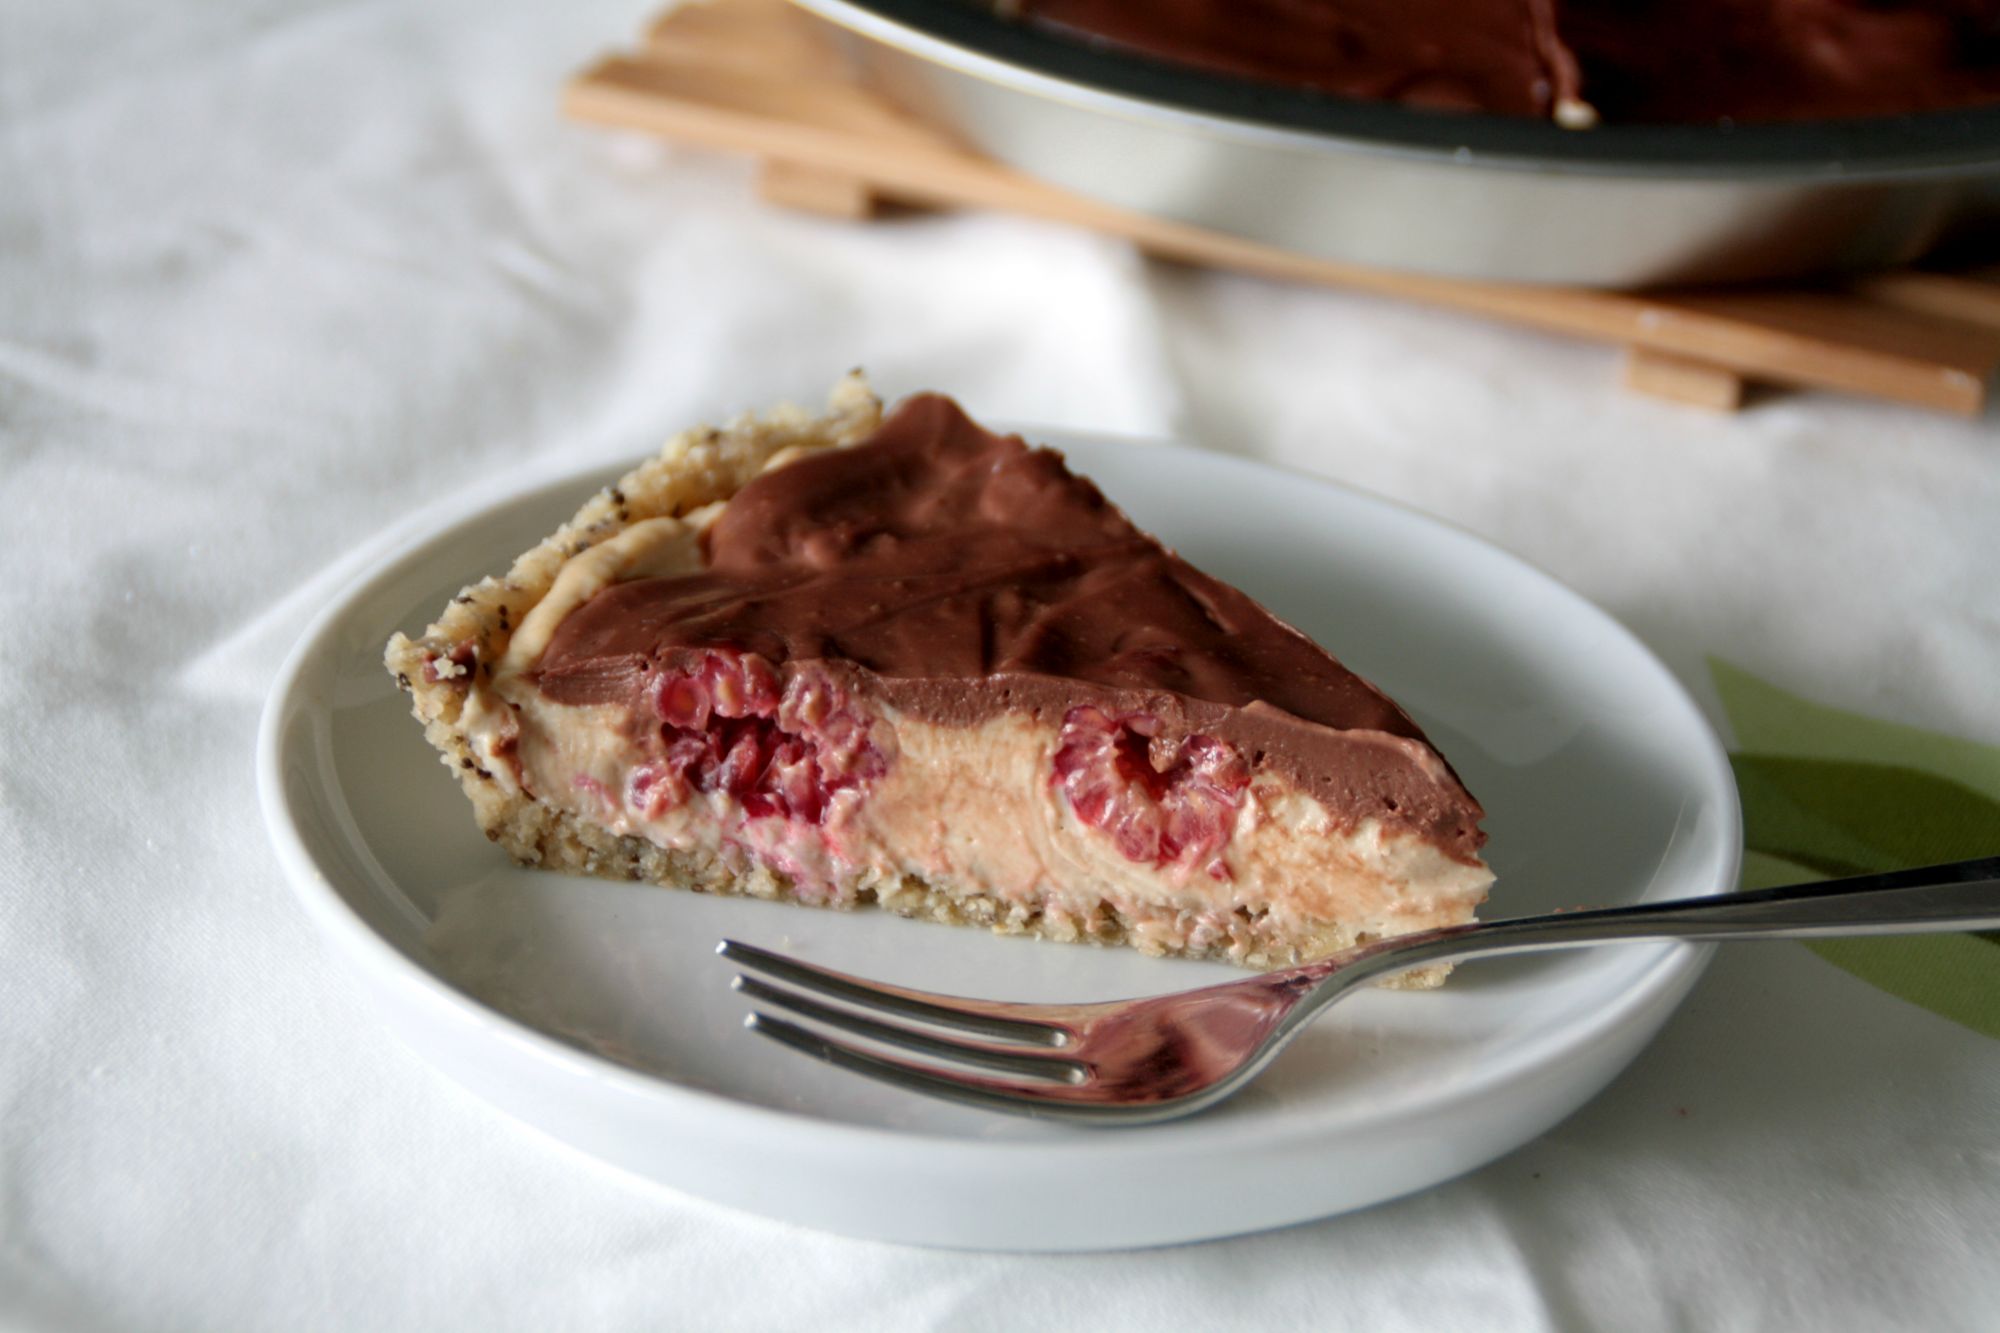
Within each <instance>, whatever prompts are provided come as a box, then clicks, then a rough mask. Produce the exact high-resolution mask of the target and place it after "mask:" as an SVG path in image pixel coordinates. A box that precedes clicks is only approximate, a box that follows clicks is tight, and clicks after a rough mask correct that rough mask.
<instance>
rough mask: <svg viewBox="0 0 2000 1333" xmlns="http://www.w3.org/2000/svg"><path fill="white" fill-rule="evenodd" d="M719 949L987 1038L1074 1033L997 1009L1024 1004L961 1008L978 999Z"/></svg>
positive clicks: (820, 991) (765, 968)
mask: <svg viewBox="0 0 2000 1333" xmlns="http://www.w3.org/2000/svg"><path fill="white" fill-rule="evenodd" d="M715 951H716V952H717V953H719V954H721V955H722V956H723V957H724V958H727V959H729V960H730V961H731V962H734V963H740V964H742V965H743V966H744V967H747V968H749V969H750V970H751V971H753V972H762V973H764V974H765V975H766V976H772V977H776V978H778V979H779V980H780V981H786V982H790V983H791V984H792V985H794V986H797V987H798V988H799V989H801V990H804V991H808V992H810V993H812V994H815V995H827V996H834V997H836V998H839V999H843V1000H848V1001H851V1002H852V1003H854V1004H857V1005H860V1006H862V1007H864V1008H868V1009H874V1010H877V1011H880V1012H884V1013H893V1014H901V1015H902V1016H904V1017H905V1018H914V1019H917V1020H919V1021H921V1022H925V1023H934V1024H936V1025H937V1026H939V1027H942V1028H950V1029H952V1030H953V1031H956V1032H970V1033H977V1034H978V1035H980V1036H982V1037H998V1038H1000V1039H1001V1040H1003V1041H1020V1042H1028V1043H1031V1044H1033V1045H1036V1046H1064V1045H1067V1044H1068V1042H1069V1040H1070V1036H1069V1033H1068V1032H1067V1031H1066V1030H1064V1029H1063V1028H1061V1027H1059V1026H1057V1025H1055V1024H1052V1023H1040V1022H1036V1021H1034V1020H1033V1019H1027V1018H1008V1017H1006V1016H1005V1015H1004V1013H1000V1012H994V1011H996V1010H1006V1009H1010V1008H1017V1007H1024V1006H1013V1005H1007V1004H999V1003H995V1004H986V1003H984V1002H980V1007H979V1008H977V1009H974V1008H966V1007H960V1006H963V1005H969V1004H971V1003H973V1002H971V1001H963V1000H961V1001H957V1002H955V1003H950V1002H947V1000H948V997H946V996H942V995H931V994H929V993H927V992H924V991H914V990H906V989H904V988H902V987H899V986H886V985H883V984H881V983H879V982H871V981H862V980H861V979H860V978H858V977H850V976H848V975H847V974H845V973H843V972H834V971H831V970H829V969H827V968H824V967H814V966H813V965H812V964H810V963H801V962H799V961H798V960H796V959H792V958H787V957H785V956H784V955H783V954H777V953H772V952H771V951H770V950H768V949H760V948H758V947H757V946H756V945H754V944H744V943H742V942H741V941H739V940H724V941H723V942H722V943H721V944H719V945H717V946H716V949H715Z"/></svg>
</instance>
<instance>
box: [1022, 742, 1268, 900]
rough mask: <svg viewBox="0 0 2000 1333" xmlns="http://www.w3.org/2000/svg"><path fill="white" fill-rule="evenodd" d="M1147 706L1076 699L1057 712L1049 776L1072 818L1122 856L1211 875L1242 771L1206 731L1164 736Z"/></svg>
mask: <svg viewBox="0 0 2000 1333" xmlns="http://www.w3.org/2000/svg"><path fill="white" fill-rule="evenodd" d="M1159 731H1160V722H1159V719H1158V718H1156V717H1153V716H1152V715H1151V714H1148V713H1129V714H1126V715H1124V716H1122V717H1112V716H1111V715H1109V714H1107V713H1106V712H1104V710H1103V709H1100V708H1095V707H1092V706H1090V705H1081V706H1078V707H1076V708H1072V709H1070V710H1069V711H1068V712H1067V713H1065V714H1064V715H1063V724H1062V731H1061V733H1060V734H1059V735H1058V736H1057V738H1056V751H1055V759H1054V763H1053V771H1052V772H1051V774H1050V778H1049V780H1050V782H1051V783H1052V784H1053V785H1055V786H1057V787H1059V788H1060V789H1061V790H1062V792H1063V795H1064V796H1066V797H1067V798H1068V800H1069V806H1070V809H1071V810H1072V811H1074V812H1075V813H1076V817H1077V818H1078V819H1079V820H1081V821H1082V822H1083V823H1084V824H1086V825H1088V826H1089V827H1091V828H1094V829H1099V830H1101V831H1103V832H1104V833H1105V834H1107V835H1109V836H1110V838H1111V840H1112V842H1113V843H1114V844H1115V845H1116V846H1117V848H1118V851H1119V852H1120V854H1122V855H1123V856H1124V857H1125V858H1126V859H1127V860H1130V861H1137V862H1140V863H1142V864H1146V865H1154V866H1163V865H1168V864H1174V863H1180V864H1186V865H1200V866H1204V867H1205V868H1206V869H1207V870H1208V873H1209V874H1211V875H1213V876H1214V877H1216V878H1217V879H1227V878H1229V867H1228V865H1227V864H1226V863H1225V862H1224V861H1223V860H1222V859H1221V857H1220V856H1218V855H1217V853H1219V852H1220V851H1221V850H1222V849H1223V847H1225V846H1226V845H1227V844H1228V842H1229V835H1230V832H1231V830H1232V829H1233V828H1234V827H1235V823H1236V812H1237V810H1238V809H1239V808H1241V806H1242V804H1243V793H1244V791H1245V789H1246V788H1248V787H1249V785H1250V769H1249V766H1248V765H1247V764H1245V763H1244V762H1243V756H1242V755H1240V754H1238V753H1237V752H1236V747H1235V746H1233V745H1230V744H1229V743H1227V742H1226V741H1220V740H1217V739H1215V738H1214V737H1212V736H1188V737H1184V738H1183V739H1181V740H1179V741H1170V740H1168V739H1166V738H1164V737H1162V736H1160V735H1159Z"/></svg>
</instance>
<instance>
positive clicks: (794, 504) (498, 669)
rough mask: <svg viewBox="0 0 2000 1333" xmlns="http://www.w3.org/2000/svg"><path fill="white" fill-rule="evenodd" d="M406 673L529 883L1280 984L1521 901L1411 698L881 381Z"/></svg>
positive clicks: (596, 507)
mask: <svg viewBox="0 0 2000 1333" xmlns="http://www.w3.org/2000/svg"><path fill="white" fill-rule="evenodd" d="M387 663H388V667H389V670H390V671H391V672H393V673H394V674H395V676H396V679H397V682H398V683H399V684H401V685H402V686H404V687H405V688H407V689H408V690H410V691H411V693H412V694H414V696H415V711H416V715H417V716H418V718H420V719H421V720H422V721H423V722H424V723H425V725H426V733H425V734H426V735H427V736H428V738H429V739H430V741H431V743H432V744H433V745H435V746H436V747H437V749H438V750H439V751H440V752H441V753H442V754H443V756H444V760H445V762H446V763H447V764H448V765H450V767H451V768H452V769H453V771H454V772H455V773H457V775H458V777H459V780H460V782H461V783H462V785H463V786H464V788H465V792H466V794H467V795H468V796H469V797H470V798H471V800H472V804H473V808H474V811H475V812H476V814H477V817H478V820H479V823H480V826H481V827H482V828H483V829H484V830H485V831H486V835H487V837H489V838H491V839H493V840H494V841H495V842H498V843H499V844H500V845H501V846H502V847H504V848H505V849H506V850H507V851H508V852H510V853H512V854H513V855H514V857H515V858H517V859H518V860H520V861H522V862H523V863H526V864H529V865H538V866H545V867H548V868H550V869H555V870H566V871H578V872H583V873H587V874H592V875H606V876H612V877H616V878H621V879H636V880H646V881H650V882H653V883H657V884H668V885H679V886H683V887H687V888H693V889H696V890H700V891H706V892H714V893H739V894H749V895H752V896H754V897H759V898H778V899H785V900H788V901H792V902H799V903H807V904H812V905H815V906H822V907H855V906H860V905H862V904H868V903H873V904H876V905H879V906H881V907H885V908H888V909H889V910H890V911H893V912H897V913H899V914H901V915H904V916H912V917H923V918H928V919H931V920H935V921H946V922H965V923H978V924H981V925H987V926H991V927H992V928H993V929H995V930H997V931H1001V932H1006V933H1014V934H1031V935H1040V936H1043V937H1046V938H1050V939H1058V940H1090V941H1095V942H1099V943H1106V944H1112V943H1127V944H1131V945H1133V946H1135V947H1137V948H1139V949H1141V950H1143V951H1145V952H1147V953H1154V954H1185V955H1192V956H1198V957H1214V958H1226V959H1229V960H1231V961H1233V962H1236V963H1240V964H1243V965H1245V966H1249V967H1271V966H1277V965H1280V964H1284V963H1289V962H1294V961H1299V960H1302V959H1306V958H1311V957H1315V956H1319V955H1322V954H1326V953H1329V952H1331V951H1333V950H1336V949H1340V948H1343V947H1346V946H1348V945H1350V944H1353V943H1355V942H1357V941H1366V940H1369V939H1373V938H1376V937H1379V936H1383V935H1389V934H1398V933H1402V932H1406V931H1410V930H1416V929H1421V928H1424V927H1429V926H1436V925H1443V924H1447V923H1454V922H1460V921H1465V920H1468V919H1470V917H1471V915H1472V912H1473V910H1474V908H1475V907H1477V906H1478V904H1479V903H1480V902H1481V901H1482V900H1483V899H1484V897H1485V894H1486V888H1487V885H1488V884H1489V883H1490V882H1491V880H1492V876H1491V875H1490V874H1489V873H1488V871H1487V869H1486V867H1485V866H1484V865H1483V864H1482V863H1481V861H1480V859H1479V848H1480V845H1481V843H1482V841H1483V840H1484V835H1483V834H1482V833H1481V832H1480V829H1479V825H1478V821H1479V819H1480V817H1481V811H1480V808H1479V804H1478V803H1477V802H1476V801H1474V800H1473V798H1472V797H1471V795H1470V794H1468V793H1467V792H1466V790H1465V788H1464V786H1463V785H1462V784H1461V783H1460V782H1459V780H1458V778H1457V776H1456V775H1455V774H1454V773H1453V772H1452V769H1451V766H1450V765H1449V764H1447V763H1446V762H1445V760H1444V758H1443V757H1442V756H1441V755H1439V754H1438V752H1437V751H1436V750H1435V749H1434V748H1433V747H1432V746H1431V745H1430V743H1429V742H1428V741H1427V740H1425V738H1424V735H1423V733H1422V732H1421V731H1420V730H1418V728H1417V726H1416V724H1415V723H1414V722H1412V721H1411V720H1410V718H1409V717H1408V715H1407V714H1405V713H1404V712H1403V711H1402V710H1401V709H1400V708H1398V707H1397V706H1396V705H1395V704H1394V703H1392V702H1391V701H1390V700H1389V699H1388V698H1387V697H1385V696H1384V695H1383V694H1382V693H1381V692H1380V691H1378V690H1376V689H1375V688H1373V687H1372V686H1370V685H1369V684H1368V683H1367V682H1366V681H1363V680H1362V679H1361V678H1359V677H1358V676H1356V675H1354V674H1353V673H1352V672H1350V671H1348V670H1347V669H1346V668H1344V667H1343V666H1341V665H1340V663H1339V662H1337V661H1335V660H1334V658H1333V657H1331V656H1330V655H1328V654H1327V653H1326V652H1325V651H1324V650H1322V649H1320V648H1319V647H1317V646H1316V645H1314V644H1313V643H1312V642H1311V641H1310V640H1309V639H1307V638H1306V637H1305V636H1304V635H1303V634H1301V633H1299V632H1298V631H1297V630H1295V629H1293V628H1291V627H1290V626H1289V625H1286V624H1285V623H1283V622H1282V621H1280V620H1278V619H1277V618H1276V617H1275V616H1273V615H1272V614H1271V613H1270V612H1269V611H1266V610H1265V609H1264V608H1263V607H1262V606H1260V605H1258V604H1257V603H1256V602H1255V601H1253V600H1251V598H1249V597H1248V596H1246V595H1245V594H1243V593H1241V592H1239V591H1237V590H1236V589H1235V588H1232V587H1230V586H1229V585H1227V584H1224V583H1221V582H1219V581H1217V580H1215V579H1213V578H1210V577H1209V576H1207V575H1205V574H1203V573H1201V572H1200V571H1199V570H1197V569H1195V568H1193V567H1192V566H1190V565H1189V564H1188V563H1187V562H1186V561H1184V560H1182V559H1180V558H1179V557H1178V556H1176V555H1175V554H1173V552H1171V551H1169V550H1167V549H1166V548H1165V547H1163V546H1162V545H1161V544H1160V543H1159V542H1157V541H1156V540H1154V539H1153V538H1152V537H1150V536H1148V535H1146V534H1145V533H1143V532H1141V531H1140V530H1139V529H1138V528H1137V527H1135V526H1134V525H1133V524H1132V522H1131V520H1130V519H1128V518H1126V517H1125V515H1124V514H1123V513H1121V512H1120V511H1119V510H1118V509H1117V508H1116V507H1114V506H1113V505H1111V504H1110V503H1109V502H1107V501H1106V500H1105V499H1104V497H1103V496H1102V495H1101V494H1099V492H1098V490H1097V488H1096V487H1095V486H1093V485H1091V484H1090V482H1088V481H1086V480H1084V479H1083V478H1081V477H1078V476H1075V475H1074V474H1072V473H1071V472H1070V471H1069V470H1068V469H1067V468H1066V467H1065V466H1064V463H1063V459H1062V456H1061V455H1059V454H1057V453H1055V452H1053V451H1052V450H1048V449H1037V448H1031V447H1029V446H1028V445H1027V444H1025V443H1023V442H1022V441H1021V440H1020V439H1018V438H1009V437H1001V436H997V435H994V434H991V433H989V432H987V431H985V430H983V429H981V428H980V427H979V426H978V425H976V424H975V423H974V422H973V421H972V420H971V419H969V418H968V417H967V416H966V415H965V413H964V412H962V411H961V410H960V409H959V408H958V406H957V405H956V404H955V403H953V402H952V401H951V400H950V399H947V398H942V397H938V396H935V395H921V396H918V397H913V398H910V399H908V400H907V401H905V402H903V403H902V404H901V405H900V406H898V407H897V408H896V410H895V411H894V412H893V413H890V414H889V415H887V416H886V417H885V416H884V415H883V413H882V410H881V405H880V404H879V403H878V402H877V401H876V399H875V398H874V397H873V395H872V394H870V392H869V391H868V389H867V387H866V385H865V384H863V383H862V382H861V381H860V379H859V378H850V379H849V380H848V381H846V382H845V383H843V384H842V385H841V386H840V387H839V389H838V390H836V392H835V394H834V398H833V402H832V406H831V409H830V411H829V413H828V415H826V416H825V417H822V418H818V419H813V418H810V417H808V416H807V415H805V414H803V413H800V412H797V411H795V410H785V411H780V412H777V413H774V414H772V415H769V416H766V417H764V418H762V419H745V420H742V421H739V422H737V423H736V424H735V425H733V426H731V427H729V428H728V429H726V430H704V431H696V432H692V433H689V434H686V435H682V436H681V437H679V438H677V439H675V440H674V441H672V442H671V443H669V444H668V445H667V447H666V449H665V450H664V451H663V452H662V453H661V454H660V456H659V457H657V458H655V459H653V460H651V461H650V462H647V463H645V464H644V465H642V466H641V467H639V468H638V469H637V470H635V471H633V472H632V473H631V474H630V475H628V476H627V477H625V478H624V479H623V480H622V481H620V482H619V483H618V484H617V485H616V486H613V487H611V488H609V489H607V490H606V491H604V492H602V493H601V494H599V495H597V496H595V497H594V498H592V499H591V500H590V501H589V502H588V503H587V504H585V505H584V507H583V509H582V511H581V512H579V513H578V514H577V516H576V518H575V519H574V520H572V521H571V522H570V523H569V524H568V525H567V526H565V527H563V528H562V529H561V530H560V531H558V532H557V533H556V534H555V535H554V536H552V537H550V538H548V539H547V540H546V541H544V542H543V543H542V544H541V545H539V546H537V547H536V548H535V549H534V550H532V551H530V552H528V553H527V554H526V555H524V556H522V557H521V558H520V559H519V560H518V561H516V562H515V564H514V567H513V569H511V570H510V571H508V572H507V573H506V574H505V575H502V576H499V577H493V578H488V579H485V580H483V581H482V582H480V583H478V584H476V585H474V586H472V587H470V588H467V589H466V590H465V591H464V592H462V593H461V594H459V596H457V597H456V598H454V599H453V601H452V604H451V605H450V606H448V607H446V608H445V611H444V614H443V615H442V616H441V617H440V618H439V620H438V622H437V623H436V624H435V625H432V626H431V627H430V629H429V630H428V631H427V632H426V633H425V634H424V636H423V637H422V638H420V639H415V640H412V639H409V638H406V637H404V636H402V635H397V636H396V637H395V638H394V639H392V640H391V641H390V643H389V648H388V654H387ZM1438 975H1441V971H1434V972H1433V973H1431V974H1430V976H1429V977H1423V978H1417V979H1418V980H1427V979H1434V978H1435V977H1436V976H1438Z"/></svg>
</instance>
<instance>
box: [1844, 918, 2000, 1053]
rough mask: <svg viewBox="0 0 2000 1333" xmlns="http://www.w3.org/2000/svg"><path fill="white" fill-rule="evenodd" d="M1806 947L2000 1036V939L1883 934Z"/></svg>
mask: <svg viewBox="0 0 2000 1333" xmlns="http://www.w3.org/2000/svg"><path fill="white" fill-rule="evenodd" d="M1807 947H1808V948H1810V949H1811V950H1812V951H1813V952H1814V953H1816V954H1818V955H1819V956H1820V957H1822V958H1824V959H1826V961H1828V962H1829V963H1832V964H1834V965H1835V966H1837V967H1841V968H1845V969H1846V970H1847V971H1849V972H1852V973H1853V974H1854V975H1855V976H1857V977H1860V978H1861V979H1862V980H1863V981H1866V982H1868V983H1869V984H1870V985H1873V986H1877V987H1879V988H1881V989H1882V990H1885V991H1888V992H1889V993H1890V994H1891V995H1900V996H1902V997H1903V998H1904V999H1906V1000H1908V1001H1910V1002H1911V1003H1912V1004H1920V1005H1922V1006H1923V1007H1924V1008H1926V1009H1928V1010H1930V1011H1931V1012H1932V1013H1934V1014H1941V1015H1943V1016H1944V1017H1946V1018H1949V1019H1951V1020H1952V1021H1953V1022H1954V1023H1963V1024H1964V1025H1965V1026H1966V1027H1969V1028H1971V1029H1972V1030H1973V1031H1974V1032H1983V1033H1985V1034H1986V1035H1987V1036H1989V1037H2000V941H1996V940H1995V939H1994V937H1993V936H1991V935H1881V936H1877V937H1875V938H1873V939H1847V940H1809V941H1807Z"/></svg>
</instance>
